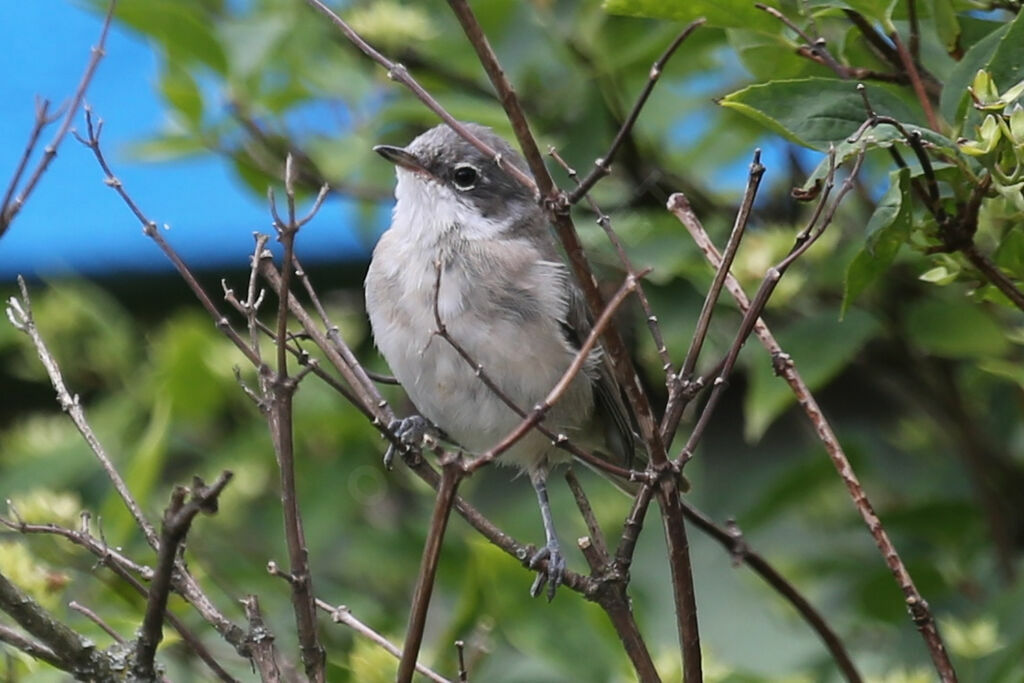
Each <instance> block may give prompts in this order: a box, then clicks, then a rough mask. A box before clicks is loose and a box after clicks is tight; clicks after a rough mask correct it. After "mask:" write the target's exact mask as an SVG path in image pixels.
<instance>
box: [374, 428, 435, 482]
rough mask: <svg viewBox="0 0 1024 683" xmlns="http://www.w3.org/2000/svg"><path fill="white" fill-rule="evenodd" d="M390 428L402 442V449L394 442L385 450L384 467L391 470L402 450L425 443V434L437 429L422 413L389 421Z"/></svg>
mask: <svg viewBox="0 0 1024 683" xmlns="http://www.w3.org/2000/svg"><path fill="white" fill-rule="evenodd" d="M388 430H390V431H391V433H392V434H394V435H395V436H396V437H398V441H399V443H401V444H402V446H401V449H400V448H399V447H397V446H396V445H395V444H394V443H393V442H392V443H391V444H390V445H389V446H388V449H387V450H386V451H384V467H386V468H388V469H389V470H390V469H391V466H392V464H393V463H394V461H395V455H397V454H398V453H399V452H400V450H406V449H408V448H412V447H416V446H419V445H420V444H421V443H423V437H424V436H427V435H428V434H431V433H434V432H435V431H436V430H435V428H434V425H432V424H430V421H429V420H428V419H427V418H425V417H423V416H422V415H410V416H409V417H403V418H400V419H397V420H392V421H391V422H389V423H388Z"/></svg>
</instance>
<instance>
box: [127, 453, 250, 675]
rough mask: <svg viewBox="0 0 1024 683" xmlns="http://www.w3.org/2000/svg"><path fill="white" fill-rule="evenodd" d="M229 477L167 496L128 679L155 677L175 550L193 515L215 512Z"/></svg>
mask: <svg viewBox="0 0 1024 683" xmlns="http://www.w3.org/2000/svg"><path fill="white" fill-rule="evenodd" d="M231 477H232V474H231V472H229V471H226V470H225V471H224V472H222V473H221V475H220V476H219V477H217V480H216V481H215V482H214V483H213V485H211V486H206V484H204V483H203V480H202V479H200V478H199V477H195V478H193V480H192V490H191V492H189V491H187V490H186V489H185V488H184V487H183V486H176V487H174V491H172V493H171V503H170V505H169V506H168V507H167V509H166V510H165V511H164V522H163V526H162V527H161V529H160V551H159V556H158V558H157V567H156V572H155V573H154V575H153V581H152V583H151V584H150V586H149V596H148V598H147V600H146V615H145V617H144V618H143V620H142V626H141V627H140V628H139V637H138V640H137V641H136V649H135V657H134V660H133V662H132V666H131V669H132V675H133V676H136V677H138V678H139V679H141V680H152V679H154V678H155V677H156V670H155V669H154V667H153V664H154V658H155V656H156V648H157V646H158V645H159V644H160V641H161V640H163V624H164V618H165V616H166V612H167V598H168V596H169V595H170V592H171V584H172V578H171V577H172V575H173V573H174V571H175V564H176V561H177V558H178V549H179V548H180V547H181V544H182V543H184V541H185V536H187V535H188V530H189V528H191V526H192V520H193V519H195V517H196V515H198V514H199V513H200V512H205V513H207V514H213V513H214V512H216V511H217V498H218V496H220V493H221V491H223V490H224V487H225V486H227V485H228V482H229V481H231ZM188 493H191V498H190V499H189V501H188V502H185V497H186V495H188Z"/></svg>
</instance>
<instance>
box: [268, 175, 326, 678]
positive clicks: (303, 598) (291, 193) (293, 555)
mask: <svg viewBox="0 0 1024 683" xmlns="http://www.w3.org/2000/svg"><path fill="white" fill-rule="evenodd" d="M325 191H326V188H325V189H324V190H322V191H321V193H320V195H319V196H318V197H317V200H316V202H315V203H314V204H313V207H312V209H311V210H310V213H309V214H308V215H307V216H306V217H305V218H304V219H301V220H300V219H298V218H297V217H296V214H295V187H294V176H293V166H292V157H291V156H290V155H289V156H288V158H287V160H286V161H285V196H286V199H287V204H288V219H287V221H286V222H285V221H282V220H281V217H280V216H279V215H278V212H277V208H276V205H275V202H274V197H273V192H271V196H270V210H271V213H272V214H273V216H274V227H275V229H276V230H277V240H278V242H280V243H281V244H282V245H283V246H284V258H283V261H282V263H281V286H280V294H279V296H278V308H277V332H276V335H275V343H276V347H277V371H276V372H275V373H274V375H273V378H272V379H270V380H268V381H265V382H264V383H263V384H264V394H266V395H269V396H270V397H271V401H270V414H269V417H268V420H267V423H268V426H269V427H270V435H271V438H272V440H273V442H274V452H275V453H276V455H277V465H278V471H279V473H280V478H281V507H282V508H283V511H284V532H285V540H286V542H287V544H288V560H289V572H290V574H291V575H292V576H293V577H294V581H293V582H292V584H291V586H292V609H293V610H294V612H295V622H296V625H297V627H298V633H299V647H300V650H301V652H302V663H303V666H304V667H305V669H306V675H307V676H309V678H310V679H311V680H313V681H315V682H316V683H322V682H323V681H324V680H325V674H324V666H325V663H326V660H327V653H326V651H325V650H324V648H323V645H321V644H320V639H319V637H318V636H317V632H316V603H315V602H314V601H315V596H314V594H313V577H312V574H311V572H310V568H309V548H308V547H307V545H306V536H305V532H304V531H303V528H302V514H301V512H300V510H299V502H298V490H297V487H296V483H295V450H294V436H295V434H294V429H293V423H292V410H293V404H292V398H293V397H294V395H295V390H296V388H297V387H298V377H289V376H288V350H287V344H288V339H289V337H288V299H289V297H290V296H291V295H290V280H291V277H292V273H293V271H294V263H293V256H294V253H295V236H296V234H297V233H298V231H299V229H300V227H301V226H302V224H303V222H306V221H309V220H310V219H312V217H313V216H314V215H315V214H316V211H317V210H318V209H319V208H320V204H321V202H322V201H323V197H324V192H325ZM266 376H267V375H266V374H264V373H261V377H266Z"/></svg>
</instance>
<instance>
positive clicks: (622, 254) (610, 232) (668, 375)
mask: <svg viewBox="0 0 1024 683" xmlns="http://www.w3.org/2000/svg"><path fill="white" fill-rule="evenodd" d="M548 154H549V155H551V158H552V159H554V160H555V162H557V163H558V165H559V166H561V167H562V168H563V169H564V170H565V172H566V173H567V174H568V176H569V177H570V178H571V179H572V180H573V182H575V183H577V184H578V183H579V176H578V175H577V173H576V169H574V168H572V167H571V166H569V164H568V163H566V161H565V159H563V158H562V157H561V156H560V155H559V154H558V152H557V151H556V150H555V148H554V147H548ZM586 198H587V203H588V204H589V205H590V208H591V209H592V210H593V211H594V213H595V214H596V215H597V224H598V225H599V226H601V229H602V230H604V233H605V235H606V236H607V237H608V241H609V242H611V244H612V247H613V248H614V249H615V253H616V255H617V256H618V257H619V262H620V263H621V264H622V266H623V268H625V270H626V272H627V273H629V274H631V275H633V276H636V274H637V273H636V269H635V268H634V267H633V262H632V260H631V259H630V258H629V254H628V253H627V252H626V247H625V245H624V244H623V243H622V239H621V238H620V237H619V235H618V233H616V232H615V230H614V229H612V221H611V217H610V216H608V214H606V213H605V212H604V211H602V210H601V207H599V206H598V205H597V202H596V201H595V200H594V198H593V197H591V196H590V195H589V194H587V195H586ZM636 298H637V301H639V302H640V308H641V309H642V310H643V312H644V317H645V318H646V320H647V329H648V331H649V332H650V333H651V339H653V340H654V347H655V350H656V351H657V352H658V356H659V357H660V358H661V369H662V371H663V372H664V373H665V384H666V387H667V389H668V393H669V396H670V397H671V396H673V395H674V394H676V393H678V392H679V376H678V374H677V373H676V371H675V370H674V369H673V367H672V357H671V356H670V355H669V352H668V347H667V346H666V345H665V337H664V336H663V335H662V333H661V326H660V325H659V324H658V316H656V315H655V314H654V309H653V308H651V302H650V300H649V299H648V298H647V292H646V291H645V290H644V287H643V283H642V282H641V281H640V280H639V279H638V280H637V283H636ZM670 400H671V399H670ZM662 438H665V437H664V436H663V437H662Z"/></svg>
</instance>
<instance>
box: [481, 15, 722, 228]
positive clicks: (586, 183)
mask: <svg viewBox="0 0 1024 683" xmlns="http://www.w3.org/2000/svg"><path fill="white" fill-rule="evenodd" d="M704 22H705V19H704V18H703V17H701V18H700V19H695V20H694V21H692V22H690V23H689V24H687V26H686V28H684V29H683V30H682V31H681V32H680V33H679V35H677V36H676V37H675V40H673V41H672V42H671V43H670V44H669V46H668V47H667V48H665V51H664V52H663V53H662V54H661V56H660V57H658V59H657V60H656V61H655V62H654V64H652V65H651V70H650V72H648V75H647V83H646V84H645V85H644V88H643V90H642V91H640V96H639V97H637V100H636V103H635V104H634V105H633V109H632V110H631V111H630V112H629V116H627V117H626V120H625V121H623V122H622V125H621V126H620V127H619V131H618V133H616V134H615V138H614V139H613V140H612V144H611V146H610V147H609V148H608V152H607V153H605V155H604V156H603V157H601V158H599V159H597V160H596V161H594V168H593V169H592V170H591V171H590V173H588V174H587V176H586V177H585V178H583V180H581V181H580V183H579V185H578V186H577V187H576V189H575V190H573V191H572V192H571V193H570V194H569V196H568V198H567V200H568V202H569V203H570V204H576V203H578V202H579V201H580V200H581V199H582V198H583V197H586V196H588V194H587V193H588V192H590V190H591V189H592V188H593V187H594V185H596V184H597V181H599V180H600V179H601V178H603V177H604V176H606V175H608V173H609V172H610V171H611V163H612V159H614V158H615V154H616V152H618V151H619V147H621V146H622V143H623V141H624V140H625V139H626V137H627V136H628V135H629V134H630V131H632V130H633V126H634V125H635V124H636V120H637V118H639V116H640V112H641V110H643V108H644V105H645V104H647V98H648V97H650V96H651V92H652V91H653V90H654V86H655V85H656V84H657V82H658V79H659V78H660V77H661V72H662V71H663V70H664V69H665V65H666V64H668V60H670V59H671V58H672V55H673V54H675V51H676V50H677V49H679V46H680V45H682V44H683V41H685V40H686V39H687V38H689V37H690V34H692V33H693V32H694V31H696V30H697V28H699V27H700V26H702V25H703V24H704ZM464 26H465V25H464ZM599 213H600V212H599Z"/></svg>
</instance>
